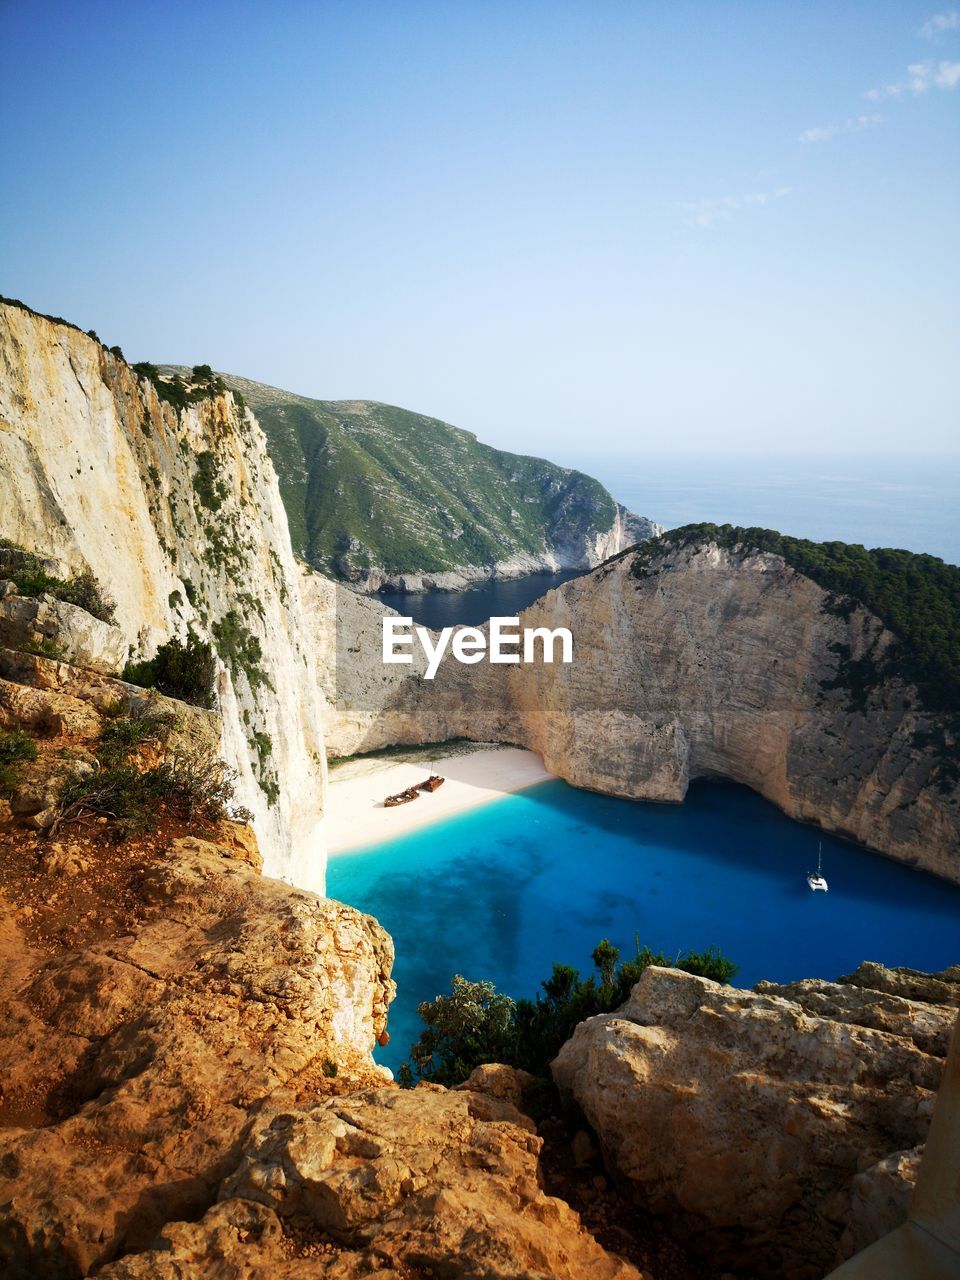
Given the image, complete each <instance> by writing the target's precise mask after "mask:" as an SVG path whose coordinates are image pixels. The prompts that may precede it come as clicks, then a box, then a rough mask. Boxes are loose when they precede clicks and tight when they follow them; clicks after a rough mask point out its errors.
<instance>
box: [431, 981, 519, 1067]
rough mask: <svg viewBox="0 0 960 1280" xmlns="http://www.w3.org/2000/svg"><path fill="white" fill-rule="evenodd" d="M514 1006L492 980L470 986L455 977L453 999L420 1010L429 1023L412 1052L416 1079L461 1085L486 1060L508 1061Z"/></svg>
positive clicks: (435, 1001) (436, 1001)
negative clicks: (417, 1077)
mask: <svg viewBox="0 0 960 1280" xmlns="http://www.w3.org/2000/svg"><path fill="white" fill-rule="evenodd" d="M514 1007H515V1006H514V1002H513V1001H512V1000H511V999H510V997H509V996H505V995H501V994H500V993H499V992H498V991H497V990H496V988H495V987H494V985H493V983H492V982H468V981H467V979H466V978H464V977H462V976H461V975H460V974H459V973H458V974H456V976H455V977H454V978H453V980H452V982H451V984H450V995H448V996H436V997H435V998H434V999H433V1000H430V1001H425V1002H424V1003H423V1004H421V1005H419V1006H418V1008H417V1012H418V1013H419V1014H420V1017H421V1018H422V1019H423V1021H424V1022H425V1023H426V1024H427V1027H426V1030H425V1031H423V1032H421V1035H420V1039H419V1040H418V1041H417V1043H416V1044H415V1045H413V1047H412V1048H411V1051H410V1056H411V1058H412V1059H413V1066H414V1069H415V1071H416V1073H417V1075H418V1076H419V1077H420V1078H421V1079H422V1080H435V1081H436V1082H437V1083H438V1084H459V1082H460V1081H461V1080H465V1079H466V1077H467V1076H468V1075H469V1074H470V1072H471V1071H472V1070H473V1068H474V1067H476V1066H478V1065H479V1064H480V1063H482V1062H507V1061H509V1059H510V1052H511V1040H512V1035H513V1011H514Z"/></svg>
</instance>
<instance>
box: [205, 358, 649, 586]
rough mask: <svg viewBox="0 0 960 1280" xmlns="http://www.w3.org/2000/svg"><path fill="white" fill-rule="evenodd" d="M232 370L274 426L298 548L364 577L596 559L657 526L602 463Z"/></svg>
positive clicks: (441, 582)
mask: <svg viewBox="0 0 960 1280" xmlns="http://www.w3.org/2000/svg"><path fill="white" fill-rule="evenodd" d="M223 376H224V378H225V380H226V382H227V384H228V385H229V386H231V387H235V388H236V389H238V390H239V391H241V392H242V393H243V395H244V397H245V399H246V401H247V403H248V404H249V405H250V406H251V407H252V408H253V409H254V410H255V411H256V414H257V418H258V420H259V422H260V424H261V425H262V427H263V429H264V432H265V433H266V437H267V443H268V447H269V449H270V454H271V457H272V459H273V462H274V464H275V466H276V468H277V472H278V473H279V477H280V491H281V493H282V494H283V499H284V502H285V503H286V507H287V513H288V516H289V519H290V531H291V536H292V538H293V545H294V549H295V550H296V551H297V552H298V553H299V554H300V555H302V556H303V557H304V559H305V560H306V561H307V562H308V563H309V564H310V565H312V566H313V568H315V569H319V570H320V572H322V573H324V574H327V575H328V576H330V577H333V578H336V579H340V580H342V581H346V582H350V583H352V584H353V585H354V586H356V587H358V588H360V589H362V590H366V591H375V590H377V589H378V588H379V587H383V586H389V587H394V588H400V589H403V590H406V591H424V590H427V589H431V588H433V589H440V590H457V589H458V588H461V587H463V586H464V585H466V584H467V583H469V582H472V581H477V580H479V579H483V578H491V577H501V578H502V577H508V578H509V577H518V576H520V575H522V574H526V573H537V572H541V571H544V570H547V571H554V570H557V569H567V568H572V569H581V568H583V569H586V568H591V567H592V566H593V565H596V564H599V563H600V561H601V560H605V559H606V558H607V557H608V556H611V555H614V554H616V552H618V551H622V550H623V549H624V548H625V547H628V546H631V545H633V543H635V542H639V541H640V540H641V539H644V538H649V537H652V536H654V535H655V534H656V533H657V532H659V526H657V525H654V524H653V523H652V522H651V521H650V520H647V519H646V518H644V517H642V516H635V515H634V514H633V513H632V512H630V511H627V510H626V508H625V507H622V506H621V505H620V504H619V503H617V502H615V501H614V500H613V498H611V496H610V494H609V493H607V491H606V490H605V489H604V488H603V486H602V485H601V484H599V483H598V482H597V481H596V480H593V479H591V477H590V476H586V475H584V474H583V473H582V472H579V471H571V470H569V469H568V468H565V467H558V466H556V465H555V464H554V463H552V462H547V461H545V460H544V459H542V458H529V457H523V456H521V455H519V454H514V453H506V452H504V451H503V450H499V449H492V448H491V447H490V446H489V445H485V444H481V443H480V442H479V441H478V440H477V438H476V436H474V435H473V434H472V433H471V432H469V431H463V430H461V429H460V428H458V427H452V426H450V425H449V424H448V423H445V422H440V421H438V420H437V419H436V418H428V417H425V416H424V415H423V414H418V413H411V412H409V411H408V410H406V409H398V408H396V407H394V406H393V405H386V404H378V403H375V402H373V401H366V400H357V401H332V400H311V399H308V398H307V397H306V396H298V395H294V394H293V393H292V392H289V391H281V390H279V389H278V388H276V387H268V386H264V385H263V384H262V383H259V382H251V381H250V380H249V379H247V378H238V377H234V376H232V375H229V374H225V375H223Z"/></svg>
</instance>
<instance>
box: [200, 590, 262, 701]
mask: <svg viewBox="0 0 960 1280" xmlns="http://www.w3.org/2000/svg"><path fill="white" fill-rule="evenodd" d="M213 634H214V636H216V640H217V650H218V652H219V654H220V657H221V658H222V659H223V660H224V662H225V663H226V664H227V666H228V667H229V668H230V670H231V672H232V673H233V676H234V677H235V678H236V676H237V675H238V673H239V672H241V671H242V672H243V674H244V675H245V676H246V677H247V684H248V685H249V686H250V688H251V689H252V690H255V689H257V688H259V686H260V685H262V684H265V685H268V686H269V684H270V681H269V678H268V677H267V674H266V672H265V671H264V670H263V668H262V666H261V665H260V664H261V662H262V661H263V650H262V649H261V647H260V641H259V640H258V639H257V637H256V636H255V635H253V633H252V632H251V631H250V629H249V628H248V627H247V625H246V623H245V622H244V621H243V618H242V617H241V616H240V614H239V613H237V611H236V610H235V609H230V610H229V612H227V613H225V614H224V615H223V617H222V618H221V619H220V621H219V622H215V623H214V624H213Z"/></svg>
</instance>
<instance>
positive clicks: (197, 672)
mask: <svg viewBox="0 0 960 1280" xmlns="http://www.w3.org/2000/svg"><path fill="white" fill-rule="evenodd" d="M216 676H217V661H216V658H215V657H214V656H213V648H212V646H211V645H210V643H209V642H208V641H206V640H201V639H200V637H199V636H198V635H196V634H195V633H194V632H193V631H188V632H187V638H186V640H185V641H182V640H179V639H178V638H177V637H176V636H174V637H173V639H172V640H168V641H167V643H166V644H162V645H161V646H160V648H159V649H158V650H157V652H156V654H155V655H154V656H153V657H152V658H150V659H149V660H148V661H146V662H128V663H127V665H126V667H125V668H124V672H123V678H124V680H129V682H130V683H131V684H139V685H142V686H143V687H144V688H147V689H156V690H157V692H158V693H163V694H166V695H167V697H168V698H180V699H181V700H182V701H183V702H192V703H193V704H194V706H197V707H206V708H207V709H208V710H209V709H210V708H211V707H212V706H213V705H214V703H215V701H216Z"/></svg>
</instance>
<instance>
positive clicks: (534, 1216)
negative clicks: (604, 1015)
mask: <svg viewBox="0 0 960 1280" xmlns="http://www.w3.org/2000/svg"><path fill="white" fill-rule="evenodd" d="M539 1150H540V1139H539V1138H537V1137H536V1135H535V1133H534V1131H533V1125H532V1124H531V1123H530V1121H529V1120H527V1118H526V1117H525V1116H523V1115H521V1114H520V1112H519V1111H517V1110H516V1109H515V1107H514V1106H512V1105H511V1104H510V1103H509V1102H505V1101H500V1100H496V1099H492V1098H490V1097H488V1096H485V1095H484V1094H482V1093H479V1092H473V1091H460V1092H448V1091H447V1090H446V1089H442V1088H440V1087H439V1086H431V1085H421V1086H419V1087H418V1088H417V1089H416V1090H413V1091H404V1090H399V1089H376V1090H370V1091H368V1092H365V1093H361V1094H354V1095H351V1096H349V1097H344V1098H337V1099H331V1100H330V1101H327V1102H324V1103H322V1104H320V1105H319V1106H316V1107H312V1108H306V1109H301V1110H297V1109H292V1110H283V1111H279V1112H276V1113H275V1114H274V1115H273V1116H272V1117H270V1116H265V1117H264V1118H263V1119H262V1121H260V1122H259V1123H258V1124H257V1126H256V1127H255V1132H254V1133H253V1134H252V1135H251V1137H250V1138H249V1140H248V1141H247V1143H246V1144H245V1147H244V1150H243V1153H242V1155H241V1157H240V1160H239V1163H238V1165H237V1167H236V1168H235V1169H234V1170H233V1172H232V1173H230V1174H229V1175H228V1176H227V1177H226V1178H225V1179H224V1180H223V1182H222V1184H221V1187H220V1199H219V1203H218V1204H216V1205H215V1206H214V1207H213V1208H212V1209H210V1210H209V1211H208V1212H207V1214H206V1216H205V1217H204V1218H203V1219H202V1220H201V1221H200V1222H197V1223H188V1222H180V1223H175V1224H173V1225H171V1226H168V1227H166V1228H165V1229H164V1231H163V1234H162V1236H161V1239H160V1241H159V1242H158V1245H159V1247H158V1248H155V1249H154V1250H151V1251H150V1252H147V1253H144V1254H140V1255H138V1256H133V1257H127V1258H124V1259H123V1260H121V1261H120V1262H117V1263H115V1264H113V1265H112V1266H110V1267H107V1268H105V1270H104V1271H102V1272H100V1274H101V1275H102V1276H104V1277H110V1280H141V1278H142V1280H147V1277H149V1278H150V1280H175V1278H176V1280H178V1278H179V1277H182V1276H184V1275H189V1276H190V1277H191V1278H192V1280H214V1277H220V1276H223V1275H224V1274H231V1275H241V1274H242V1275H244V1276H247V1277H250V1278H251V1280H253V1278H254V1277H257V1278H258V1280H259V1278H260V1277H262V1280H267V1278H268V1277H270V1280H273V1278H274V1277H278V1276H283V1277H287V1278H289V1280H298V1278H299V1277H303V1280H307V1277H312V1276H329V1277H331V1280H332V1278H333V1277H336V1280H353V1278H354V1277H356V1278H357V1280H359V1277H361V1276H372V1275H376V1276H377V1277H382V1280H405V1278H406V1277H408V1276H413V1275H423V1276H429V1275H434V1276H450V1277H454V1276H456V1277H462V1278H463V1280H468V1278H473V1280H480V1278H481V1277H483V1280H582V1278H583V1277H586V1276H589V1277H591V1280H640V1273H639V1272H638V1271H637V1270H636V1269H635V1268H634V1267H632V1266H630V1265H629V1264H627V1263H625V1262H622V1261H620V1260H619V1259H617V1258H615V1257H613V1256H611V1255H610V1254H608V1253H606V1252H605V1251H604V1250H603V1249H601V1247H600V1246H599V1245H598V1244H597V1243H596V1241H595V1240H594V1239H593V1238H592V1237H591V1236H589V1235H588V1234H587V1233H586V1232H585V1231H584V1230H583V1229H582V1227H581V1226H580V1224H579V1221H578V1219H577V1217H576V1215H575V1214H574V1213H573V1211H572V1210H571V1209H570V1208H569V1207H568V1206H567V1205H565V1204H564V1203H563V1202H562V1201H560V1200H555V1199H553V1198H551V1197H549V1196H546V1195H544V1193H543V1191H542V1190H541V1187H540V1185H539V1182H538V1175H537V1155H538V1153H539ZM225 1267H226V1268H228V1269H229V1270H228V1271H225V1270H224V1268H225Z"/></svg>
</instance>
